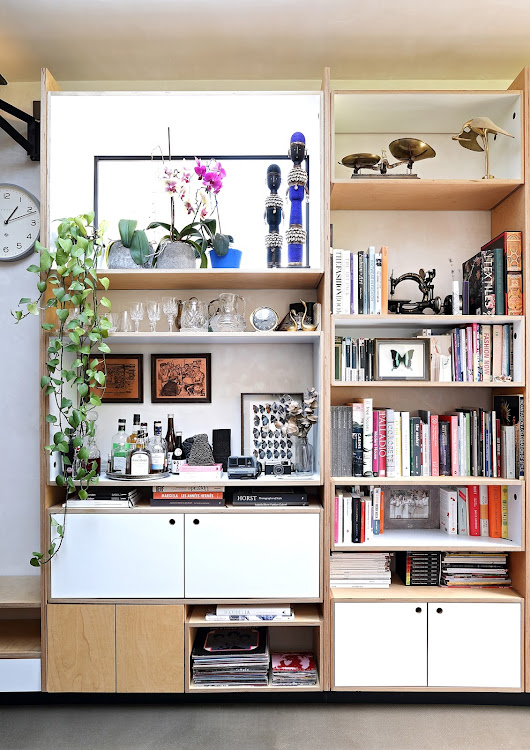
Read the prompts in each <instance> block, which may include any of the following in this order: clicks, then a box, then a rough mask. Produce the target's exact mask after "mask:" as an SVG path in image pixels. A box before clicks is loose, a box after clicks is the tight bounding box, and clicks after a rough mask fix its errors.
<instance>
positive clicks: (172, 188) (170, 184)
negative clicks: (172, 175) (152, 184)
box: [166, 180, 177, 193]
mask: <svg viewBox="0 0 530 750" xmlns="http://www.w3.org/2000/svg"><path fill="white" fill-rule="evenodd" d="M176 192H177V183H176V182H175V180H166V193H176Z"/></svg>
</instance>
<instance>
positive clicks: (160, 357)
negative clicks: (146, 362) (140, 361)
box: [151, 353, 212, 404]
mask: <svg viewBox="0 0 530 750" xmlns="http://www.w3.org/2000/svg"><path fill="white" fill-rule="evenodd" d="M184 367H187V368H188V374H184V372H183V370H182V369H179V368H184ZM189 368H191V369H192V370H195V374H193V372H190V370H189ZM197 370H198V371H197ZM164 371H165V372H164ZM201 375H202V378H201V377H200V376H201ZM164 380H165V382H164ZM185 380H189V382H187V383H186V382H184V381H185ZM164 391H165V393H164ZM173 391H176V392H173ZM211 402H212V355H211V354H209V353H207V354H195V353H193V354H180V353H179V354H175V353H173V354H151V403H153V404H211Z"/></svg>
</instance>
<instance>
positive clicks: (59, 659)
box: [47, 604, 116, 693]
mask: <svg viewBox="0 0 530 750" xmlns="http://www.w3.org/2000/svg"><path fill="white" fill-rule="evenodd" d="M47 651H48V653H47V656H48V662H47V663H48V679H47V686H48V687H47V689H48V691H49V692H50V693H114V692H115V690H116V677H115V673H116V668H115V664H116V649H115V607H114V605H113V604H50V605H49V606H48V649H47Z"/></svg>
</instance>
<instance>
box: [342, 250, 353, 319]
mask: <svg viewBox="0 0 530 750" xmlns="http://www.w3.org/2000/svg"><path fill="white" fill-rule="evenodd" d="M350 271H351V269H350V251H349V250H342V260H341V289H342V295H341V313H343V314H345V315H349V314H350V301H351V300H350Z"/></svg>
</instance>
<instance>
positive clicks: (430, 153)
mask: <svg viewBox="0 0 530 750" xmlns="http://www.w3.org/2000/svg"><path fill="white" fill-rule="evenodd" d="M389 149H390V153H391V154H392V156H393V157H394V158H395V159H397V161H396V162H394V163H393V164H391V163H390V162H389V161H388V159H387V155H386V150H385V149H382V151H381V156H379V154H369V153H358V154H349V155H348V156H345V157H344V158H343V159H342V161H341V162H340V163H341V164H342V165H343V166H345V167H348V169H352V170H353V172H352V178H353V177H366V176H370V177H376V176H377V177H385V176H386V177H396V178H399V177H415V178H417V177H418V175H416V174H412V167H413V165H414V162H417V161H421V160H422V159H432V158H434V157H435V156H436V151H435V150H434V149H433V148H432V147H431V146H429V144H428V143H425V141H420V140H419V139H418V138H397V139H396V140H395V141H392V143H391V144H390V145H389ZM402 164H406V165H407V169H408V172H407V174H405V175H403V174H396V175H388V174H387V173H388V170H390V169H395V168H396V167H399V166H401V165H402ZM361 169H369V170H371V171H372V172H379V174H378V175H362V174H360V170H361Z"/></svg>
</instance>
